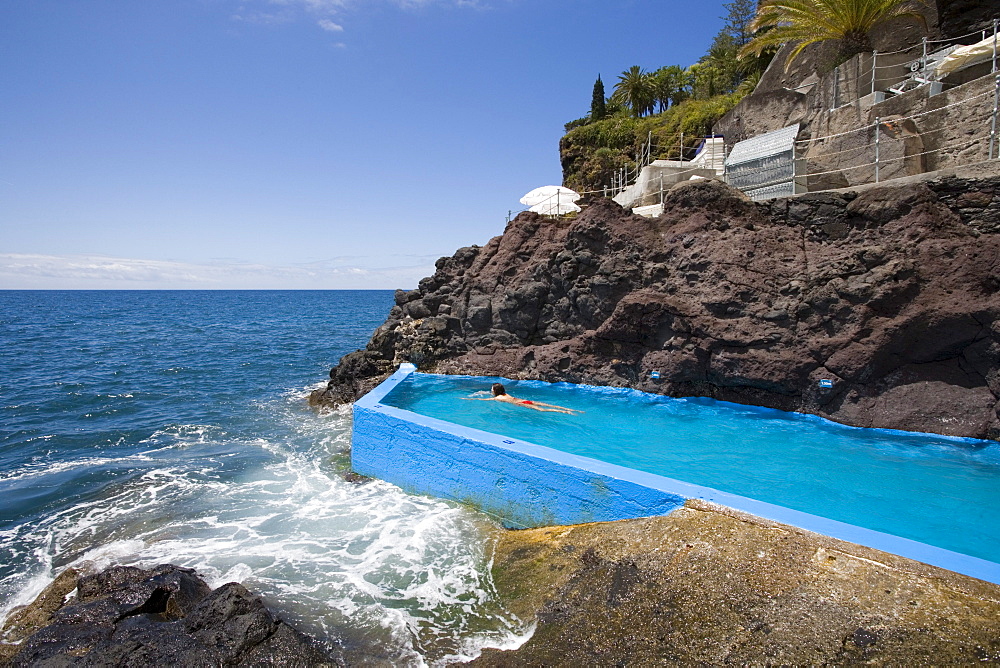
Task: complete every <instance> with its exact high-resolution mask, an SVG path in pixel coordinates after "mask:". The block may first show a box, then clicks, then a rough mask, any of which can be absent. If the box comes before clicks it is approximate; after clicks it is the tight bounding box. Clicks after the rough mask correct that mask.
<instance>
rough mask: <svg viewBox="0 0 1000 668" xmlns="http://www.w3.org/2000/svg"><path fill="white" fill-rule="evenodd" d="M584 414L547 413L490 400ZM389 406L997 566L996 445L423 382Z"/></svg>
mask: <svg viewBox="0 0 1000 668" xmlns="http://www.w3.org/2000/svg"><path fill="white" fill-rule="evenodd" d="M497 381H500V382H503V383H504V384H505V386H506V388H507V391H508V393H509V394H512V395H514V396H517V397H518V398H523V399H531V400H535V401H543V402H547V403H551V404H556V405H561V406H566V407H569V408H577V409H580V410H583V411H584V412H583V413H582V414H578V415H566V414H561V413H543V412H539V411H535V410H531V409H528V408H523V407H518V406H513V405H510V404H505V403H501V402H495V401H466V400H465V399H466V398H469V397H488V396H490V395H489V392H488V389H489V387H490V385H491V384H492V383H493V382H497ZM382 403H384V404H387V405H390V406H395V407H397V408H404V409H407V410H410V411H413V412H416V413H420V414H422V415H426V416H430V417H435V418H439V419H442V420H447V421H449V422H453V423H456V424H460V425H464V426H467V427H474V428H476V429H482V430H484V431H488V432H492V433H495V434H500V435H504V436H510V437H514V438H518V439H520V440H524V441H528V442H531V443H536V444H538V445H545V446H548V447H551V448H555V449H557V450H562V451H564V452H570V453H573V454H577V455H584V456H587V457H592V458H594V459H598V460H601V461H605V462H609V463H612V464H618V465H621V466H627V467H629V468H633V469H638V470H640V471H647V472H649V473H655V474H658V475H662V476H666V477H669V478H675V479H678V480H683V481H686V482H690V483H695V484H698V485H703V486H706V487H711V488H714V489H718V490H722V491H725V492H730V493H733V494H739V495H741V496H746V497H750V498H753V499H758V500H761V501H767V502H769V503H773V504H776V505H779V506H784V507H786V508H793V509H795V510H800V511H803V512H807V513H811V514H814V515H819V516H822V517H827V518H830V519H835V520H839V521H841V522H846V523H849V524H853V525H856V526H861V527H865V528H868V529H874V530H876V531H882V532H885V533H890V534H894V535H896V536H902V537H904V538H910V539H912V540H916V541H920V542H922V543H927V544H929V545H935V546H937V547H942V548H945V549H948V550H953V551H955V552H960V553H963V554H968V555H972V556H975V557H980V558H982V559H987V560H989V561H994V562H1000V512H997V508H998V507H1000V443H997V442H995V441H976V440H971V439H954V438H947V437H939V436H933V435H930V434H916V433H908V432H898V431H888V430H876V429H859V428H853V427H846V426H843V425H839V424H836V423H833V422H830V421H827V420H823V419H821V418H817V417H815V416H809V415H802V414H798V413H787V412H784V411H777V410H770V409H762V408H757V407H752V406H742V405H739V404H732V403H727V402H720V401H714V400H711V399H696V398H690V399H671V398H667V397H661V396H657V395H651V394H645V393H642V392H637V391H634V390H626V389H616V388H595V387H587V386H580V385H571V384H566V383H558V384H549V383H542V382H538V381H506V380H501V379H497V378H475V377H468V376H436V375H430V374H413V375H412V376H410V377H409V378H408V379H407V380H405V381H403V382H402V383H400V385H399V386H398V387H396V389H394V390H393V391H392V392H390V393H389V395H388V396H386V397H385V398H384V399H383V400H382Z"/></svg>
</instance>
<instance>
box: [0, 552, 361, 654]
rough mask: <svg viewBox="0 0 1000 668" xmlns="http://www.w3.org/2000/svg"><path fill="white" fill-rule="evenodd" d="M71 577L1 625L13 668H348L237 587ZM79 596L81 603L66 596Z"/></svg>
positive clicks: (178, 578)
mask: <svg viewBox="0 0 1000 668" xmlns="http://www.w3.org/2000/svg"><path fill="white" fill-rule="evenodd" d="M77 575H78V574H77V573H76V572H75V571H73V570H68V571H66V572H64V573H63V574H62V575H60V576H59V577H58V578H57V579H56V580H55V582H53V583H52V585H51V586H50V587H49V588H48V589H46V591H45V592H43V593H42V594H41V595H40V596H39V597H38V599H36V601H35V602H34V603H33V604H32V605H30V606H28V607H26V608H24V609H22V610H20V611H17V612H15V613H14V614H13V615H12V616H11V618H10V619H9V620H8V623H7V625H6V626H5V628H4V638H3V639H4V640H5V641H15V642H16V641H21V642H20V644H19V645H0V664H3V665H10V666H15V667H16V666H39V665H44V666H68V665H79V666H156V665H160V666H167V665H177V666H234V665H268V666H317V665H344V664H343V661H342V660H340V659H339V658H337V657H334V656H333V655H332V654H331V653H330V652H329V651H327V650H326V649H325V648H323V647H322V646H321V645H320V644H319V643H317V642H316V641H315V640H312V639H311V638H309V637H308V636H306V635H304V634H302V633H299V632H298V631H296V630H294V629H292V628H291V627H289V626H288V625H287V624H285V623H284V622H282V621H281V620H279V619H277V618H275V617H274V615H272V614H271V613H270V612H269V611H268V610H267V608H266V607H265V606H264V603H263V602H262V601H261V600H260V598H259V597H258V596H255V595H254V594H252V593H250V592H249V591H247V589H246V588H245V587H243V586H242V585H240V584H237V583H235V582H230V583H228V584H225V585H222V586H221V587H219V588H218V589H216V590H214V591H213V590H211V589H210V588H209V587H208V585H207V584H205V582H204V581H203V580H201V578H199V577H197V576H196V575H195V574H194V571H192V570H190V569H186V568H178V567H176V566H171V565H164V566H158V567H156V568H154V569H152V570H143V569H140V568H135V567H132V566H120V567H113V568H109V569H107V570H105V571H103V572H101V573H98V574H96V575H87V576H83V577H79V579H77ZM74 589H75V590H76V596H75V597H74V598H70V599H69V600H68V601H66V597H67V596H68V595H69V594H71V593H72V592H73V590H74Z"/></svg>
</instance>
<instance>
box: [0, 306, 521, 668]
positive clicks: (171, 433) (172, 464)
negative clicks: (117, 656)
mask: <svg viewBox="0 0 1000 668" xmlns="http://www.w3.org/2000/svg"><path fill="white" fill-rule="evenodd" d="M392 301H393V295H392V292H390V291H0V360H2V364H0V415H2V419H0V624H2V620H3V619H4V618H6V616H7V615H9V613H10V611H11V609H12V608H14V607H15V606H17V605H20V604H24V603H27V602H29V601H31V600H32V599H33V598H34V597H35V596H36V595H37V594H38V593H39V592H40V591H41V590H42V589H43V588H44V587H45V586H46V585H47V584H48V583H49V582H51V580H52V579H53V577H54V576H55V575H56V574H58V573H59V572H60V571H62V570H63V569H65V568H67V567H69V566H74V565H82V564H86V563H90V564H92V565H93V566H96V567H99V568H100V567H105V566H109V565H113V564H121V565H138V566H142V567H151V566H155V565H157V564H161V563H173V564H177V565H180V566H186V567H190V568H194V569H196V570H197V571H198V573H199V574H200V575H201V576H202V577H204V578H205V579H206V581H207V582H208V583H209V584H210V585H212V586H213V587H214V586H218V585H221V584H223V583H225V582H231V581H236V582H241V583H242V584H244V585H245V586H247V587H248V588H249V589H251V590H252V591H254V592H257V593H259V594H261V595H262V596H263V597H264V599H265V601H266V602H267V603H268V604H269V605H270V606H271V607H272V608H273V609H274V610H275V611H276V612H277V613H278V614H279V616H281V617H282V618H283V619H285V620H286V621H288V622H289V623H291V624H292V625H293V626H295V627H296V628H298V629H300V630H302V631H305V632H307V633H310V634H312V635H314V636H315V637H317V638H319V639H320V640H322V641H324V642H326V643H329V644H331V645H335V646H337V647H339V648H340V649H341V650H342V651H343V652H344V654H345V656H346V658H347V660H348V662H349V663H351V664H352V665H354V664H358V665H374V664H381V665H385V664H387V663H390V664H393V665H405V666H422V665H443V664H446V663H449V662H452V661H455V660H461V659H465V658H471V657H474V656H476V655H477V654H478V652H479V651H480V650H481V648H483V647H514V646H517V645H518V644H519V643H520V642H521V640H523V638H524V637H525V635H526V634H527V633H530V629H529V628H527V627H526V626H525V624H524V623H522V622H521V621H520V620H518V619H516V618H514V617H513V616H511V615H510V614H509V613H508V612H507V611H506V610H505V609H504V608H503V606H502V604H501V602H500V601H499V600H498V598H497V596H496V592H495V591H494V588H493V584H492V581H491V578H490V573H489V566H490V554H491V545H492V541H494V540H495V539H496V537H497V536H498V535H499V531H500V529H499V527H498V526H497V525H496V524H495V523H493V522H492V521H491V520H490V519H489V518H487V517H485V516H484V515H482V514H479V513H476V512H474V511H472V510H469V509H467V508H464V507H462V506H459V505H457V504H452V503H447V502H444V501H440V500H437V499H431V498H426V497H419V496H410V495H407V494H404V493H403V492H401V491H400V490H399V489H398V488H396V487H393V486H392V485H389V484H387V483H383V482H381V481H377V480H376V481H371V482H367V483H363V484H357V483H351V482H347V481H345V480H344V478H343V477H342V476H343V474H344V473H345V472H347V471H348V470H349V467H350V454H349V449H350V410H349V408H346V407H345V408H341V409H338V410H334V411H327V412H317V411H315V410H313V409H311V408H309V407H308V406H307V405H306V397H307V395H308V393H309V392H310V390H312V389H314V388H316V387H318V386H320V385H321V384H322V381H323V379H325V378H326V376H327V372H328V370H329V368H330V367H331V366H333V365H334V364H336V362H337V361H338V360H339V359H340V357H341V356H342V355H343V354H345V353H347V352H350V351H352V350H355V349H357V348H361V347H364V345H365V343H366V342H367V340H368V337H369V336H370V335H371V333H372V331H373V330H374V329H375V328H376V327H377V326H378V325H379V324H381V323H382V322H383V321H384V319H385V317H386V315H387V313H388V311H389V309H390V307H391V306H392Z"/></svg>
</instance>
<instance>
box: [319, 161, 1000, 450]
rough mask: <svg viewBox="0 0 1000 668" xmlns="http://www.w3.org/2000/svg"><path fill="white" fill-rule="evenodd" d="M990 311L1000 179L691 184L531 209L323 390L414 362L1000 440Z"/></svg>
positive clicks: (998, 337) (996, 272) (409, 296)
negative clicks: (638, 204)
mask: <svg viewBox="0 0 1000 668" xmlns="http://www.w3.org/2000/svg"><path fill="white" fill-rule="evenodd" d="M998 314H1000V177H996V176H981V177H979V178H960V177H958V176H950V177H942V178H938V179H933V180H929V181H921V182H916V181H913V182H906V183H902V184H899V185H889V186H882V187H875V188H868V189H863V190H861V191H860V192H843V191H840V192H830V193H817V194H813V195H804V196H799V197H796V198H789V199H778V200H773V201H770V202H765V203H753V202H750V201H748V200H747V199H746V198H745V197H744V196H743V195H742V194H740V193H739V192H737V191H735V190H733V189H731V188H729V187H728V186H726V185H724V184H722V183H719V182H716V181H699V182H690V183H685V184H680V185H679V186H677V187H675V188H673V189H672V190H671V191H670V192H669V193H668V194H667V197H666V200H665V203H664V213H663V215H661V216H660V217H658V218H654V219H647V218H642V217H639V216H633V215H631V214H630V213H628V212H626V211H624V210H622V209H621V208H620V207H618V206H617V205H616V204H614V203H613V202H610V201H608V200H604V199H598V200H595V201H593V202H591V203H590V205H589V206H587V207H586V208H585V209H584V210H583V212H582V213H581V214H579V216H577V217H576V218H573V219H548V218H543V217H541V216H538V215H536V214H531V213H524V214H521V215H519V216H518V217H517V218H515V219H514V220H513V221H511V223H510V224H509V225H508V226H507V229H506V230H505V231H504V234H503V235H502V236H499V237H496V238H494V239H492V240H491V241H490V242H489V243H487V244H486V245H485V246H483V247H481V248H480V247H470V248H462V249H460V250H459V251H457V252H456V253H455V255H453V256H452V257H448V258H442V259H440V260H438V262H437V271H436V272H435V273H434V275H433V276H430V277H428V278H425V279H424V280H422V281H421V282H420V286H419V287H418V288H417V289H416V290H413V291H409V292H403V291H400V292H398V293H397V296H396V306H395V307H393V309H392V311H391V312H390V314H389V317H388V319H387V320H386V322H385V324H383V325H382V326H381V327H380V328H379V329H378V330H377V331H376V332H375V334H374V335H373V336H372V339H371V341H370V343H369V344H368V346H367V348H366V349H365V350H364V351H358V352H355V353H351V354H349V355H347V356H345V357H344V358H343V359H342V360H341V362H340V364H339V365H338V366H337V367H335V368H334V369H333V370H331V380H330V383H329V385H328V387H327V388H325V389H323V390H318V391H317V392H316V393H314V395H313V401H314V402H315V403H336V402H348V401H353V400H354V399H356V398H357V397H358V396H361V395H362V394H364V393H365V392H366V391H368V390H369V389H371V388H372V387H374V385H375V384H377V383H378V382H380V381H381V380H382V379H383V378H385V377H386V375H387V374H388V373H389V372H390V371H391V370H392V369H393V368H394V366H395V365H396V364H398V363H399V362H401V361H410V362H413V363H415V364H417V365H418V367H419V368H420V370H421V371H433V372H442V373H463V374H475V375H480V374H481V375H501V376H506V377H510V378H534V379H542V380H548V381H568V382H575V383H589V384H599V385H613V386H630V387H634V388H637V389H641V390H645V391H649V392H656V393H661V394H667V395H672V396H708V397H713V398H716V399H723V400H729V401H736V402H740V403H748V404H755V405H761V406H768V407H773V408H780V409H784V410H795V411H802V412H807V413H814V414H817V415H821V416H824V417H828V418H831V419H834V420H837V421H839V422H844V423H847V424H852V425H858V426H874V427H888V428H898V429H909V430H917V431H930V432H936V433H942V434H948V435H955V436H971V437H985V438H1000V420H998V414H997V411H998V408H1000V403H998V396H1000V323H998V318H997V316H998ZM654 372H655V374H658V377H656V376H655V375H654ZM820 381H824V382H822V383H821V382H820Z"/></svg>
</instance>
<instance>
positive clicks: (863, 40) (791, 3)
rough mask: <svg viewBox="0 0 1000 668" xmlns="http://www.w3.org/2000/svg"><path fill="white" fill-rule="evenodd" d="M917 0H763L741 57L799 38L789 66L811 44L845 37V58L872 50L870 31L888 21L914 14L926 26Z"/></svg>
mask: <svg viewBox="0 0 1000 668" xmlns="http://www.w3.org/2000/svg"><path fill="white" fill-rule="evenodd" d="M917 7H918V5H917V2H916V0H763V2H762V3H761V5H760V7H759V8H758V10H757V15H756V16H755V17H754V19H753V21H752V22H751V24H750V27H751V28H752V29H753V30H755V31H757V32H756V36H755V37H754V38H753V40H751V41H750V43H749V44H747V45H746V46H745V47H743V49H742V50H741V51H740V57H741V58H745V57H746V56H753V55H760V53H761V52H763V51H764V50H765V49H767V48H768V47H774V46H780V45H782V44H788V43H792V42H795V43H796V46H795V48H794V49H792V52H791V53H790V54H789V56H788V62H787V63H786V64H785V68H786V69H787V68H788V65H789V64H791V62H792V60H794V59H795V58H796V57H797V56H798V55H799V54H800V53H802V50H803V49H804V48H806V47H807V46H809V45H810V44H815V43H816V42H823V41H826V40H828V39H837V40H840V41H841V54H840V56H841V57H842V58H848V57H850V56H853V55H854V54H855V53H860V52H862V51H871V49H872V45H871V41H870V40H869V38H868V33H869V32H871V30H872V28H874V27H875V26H878V25H880V24H882V23H885V22H886V21H889V20H892V19H895V18H901V17H913V18H918V19H920V21H921V22H923V23H924V25H925V26H926V24H927V21H926V19H925V18H924V17H923V15H922V14H921V13H920V12H918V11H917Z"/></svg>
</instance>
